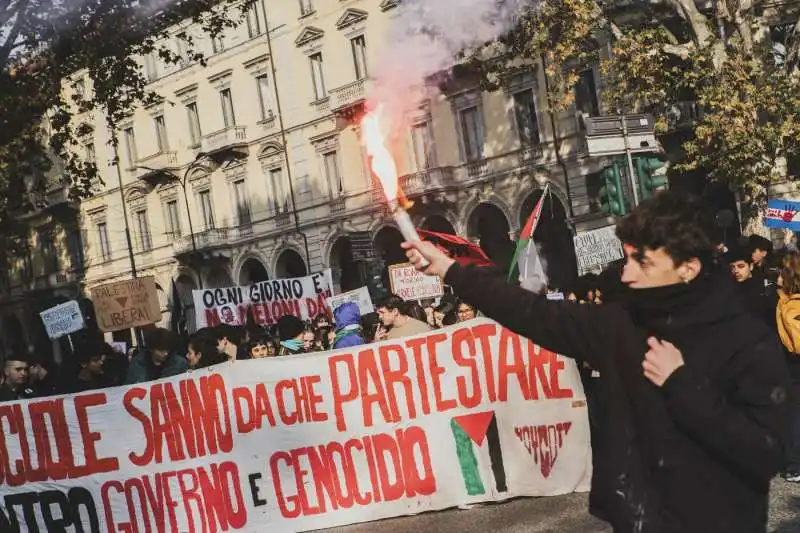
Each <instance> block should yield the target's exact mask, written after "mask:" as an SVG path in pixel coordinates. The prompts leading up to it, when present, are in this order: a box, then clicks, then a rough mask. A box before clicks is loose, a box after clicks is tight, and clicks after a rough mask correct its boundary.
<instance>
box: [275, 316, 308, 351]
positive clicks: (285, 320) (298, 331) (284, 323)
mask: <svg viewBox="0 0 800 533" xmlns="http://www.w3.org/2000/svg"><path fill="white" fill-rule="evenodd" d="M304 331H305V324H303V321H302V320H300V319H299V318H297V317H296V316H294V315H284V316H282V317H280V318H279V319H278V337H279V338H280V351H279V353H278V355H280V356H285V355H297V354H301V353H303V350H304V341H303V333H304Z"/></svg>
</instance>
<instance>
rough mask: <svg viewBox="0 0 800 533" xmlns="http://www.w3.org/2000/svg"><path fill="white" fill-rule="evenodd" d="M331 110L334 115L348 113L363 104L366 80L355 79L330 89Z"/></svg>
mask: <svg viewBox="0 0 800 533" xmlns="http://www.w3.org/2000/svg"><path fill="white" fill-rule="evenodd" d="M330 95H331V96H330V98H331V104H330V105H331V111H332V112H333V113H334V114H335V115H349V114H352V113H354V112H355V111H356V110H357V109H358V108H359V107H360V106H362V105H363V103H364V100H365V95H366V80H363V79H362V80H357V81H354V82H353V83H348V84H347V85H343V86H341V87H338V88H336V89H333V90H332V91H330Z"/></svg>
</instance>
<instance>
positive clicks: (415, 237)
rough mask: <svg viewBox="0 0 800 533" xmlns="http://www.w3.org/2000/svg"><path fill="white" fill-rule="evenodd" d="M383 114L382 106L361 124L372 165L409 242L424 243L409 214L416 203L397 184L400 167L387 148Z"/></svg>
mask: <svg viewBox="0 0 800 533" xmlns="http://www.w3.org/2000/svg"><path fill="white" fill-rule="evenodd" d="M381 111H382V106H378V107H377V108H376V109H374V110H372V111H370V112H369V113H367V114H366V115H365V116H364V118H363V119H362V121H361V126H362V128H363V135H364V141H365V146H366V149H367V155H368V156H369V158H370V166H371V167H372V172H373V174H375V176H377V178H378V180H380V182H381V185H382V186H383V192H384V194H385V195H386V201H387V202H389V211H390V212H391V213H392V217H394V221H395V223H396V224H397V227H398V228H399V229H400V233H401V234H402V235H403V238H404V239H405V240H406V241H408V242H420V238H419V234H417V230H416V228H415V227H414V223H413V222H411V217H410V216H409V215H408V211H406V209H408V208H410V207H411V206H412V205H414V204H413V203H412V202H409V201H408V199H407V198H406V197H405V195H404V194H403V191H402V190H401V189H400V185H399V183H398V182H397V178H398V176H397V165H396V164H395V162H394V158H392V154H391V153H390V152H389V150H388V149H387V148H386V143H385V140H384V137H383V132H381V125H380V117H381Z"/></svg>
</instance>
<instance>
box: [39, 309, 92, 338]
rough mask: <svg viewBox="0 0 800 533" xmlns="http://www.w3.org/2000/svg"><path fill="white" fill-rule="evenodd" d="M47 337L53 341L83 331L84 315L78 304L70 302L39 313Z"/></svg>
mask: <svg viewBox="0 0 800 533" xmlns="http://www.w3.org/2000/svg"><path fill="white" fill-rule="evenodd" d="M39 316H40V317H42V323H43V324H44V329H45V330H46V331H47V336H48V337H50V339H52V340H56V339H60V338H61V337H63V336H64V335H69V334H70V333H75V332H76V331H80V330H82V329H83V325H84V324H83V315H82V314H81V308H80V307H79V306H78V302H76V301H75V300H70V301H69V302H64V303H63V304H60V305H57V306H55V307H51V308H50V309H47V310H45V311H42V312H41V313H39Z"/></svg>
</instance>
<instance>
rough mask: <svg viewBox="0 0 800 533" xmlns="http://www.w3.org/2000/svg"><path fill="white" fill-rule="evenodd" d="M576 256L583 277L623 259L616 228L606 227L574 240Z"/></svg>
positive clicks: (586, 233)
mask: <svg viewBox="0 0 800 533" xmlns="http://www.w3.org/2000/svg"><path fill="white" fill-rule="evenodd" d="M573 241H574V244H575V256H576V258H577V259H578V273H579V275H583V274H585V273H586V272H589V271H590V270H592V269H593V268H595V267H600V266H603V265H607V264H608V263H612V262H614V261H616V260H618V259H622V258H623V257H624V256H625V254H624V253H623V251H622V243H620V242H619V239H618V238H617V234H616V227H615V226H606V227H605V228H600V229H596V230H592V231H587V232H585V233H580V234H578V235H576V236H575V237H574V238H573Z"/></svg>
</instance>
